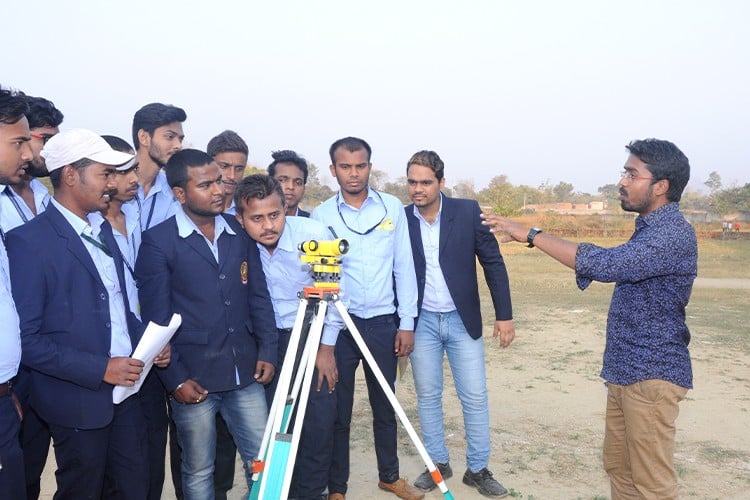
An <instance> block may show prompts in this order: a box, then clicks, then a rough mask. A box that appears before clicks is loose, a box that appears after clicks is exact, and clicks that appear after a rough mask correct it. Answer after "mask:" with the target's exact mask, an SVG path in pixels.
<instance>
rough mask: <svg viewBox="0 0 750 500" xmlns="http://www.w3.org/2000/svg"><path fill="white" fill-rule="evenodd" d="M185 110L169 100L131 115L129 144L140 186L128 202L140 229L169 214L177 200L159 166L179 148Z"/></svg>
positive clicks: (161, 167)
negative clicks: (137, 211)
mask: <svg viewBox="0 0 750 500" xmlns="http://www.w3.org/2000/svg"><path fill="white" fill-rule="evenodd" d="M186 119H187V115H186V114H185V111H183V110H182V109H181V108H178V107H176V106H172V105H170V104H162V103H160V102H154V103H151V104H146V105H145V106H143V107H142V108H141V109H139V110H138V111H136V113H135V115H134V116H133V145H134V146H135V150H136V160H137V162H138V169H139V177H140V187H139V189H138V196H137V197H136V198H135V199H134V200H133V202H132V203H135V204H137V205H138V207H139V209H140V213H141V227H142V230H143V231H146V230H148V229H149V228H151V227H154V226H155V225H157V224H158V223H160V222H161V221H163V220H166V219H168V218H169V217H170V216H172V215H173V214H174V213H175V211H176V209H177V208H178V207H179V203H178V202H177V200H175V198H174V196H173V194H172V190H171V189H170V188H169V184H168V183H167V178H166V176H165V175H164V171H163V170H162V169H163V168H164V166H165V165H166V164H167V161H169V159H170V158H171V157H172V155H173V154H175V153H176V152H177V151H179V150H181V149H182V140H183V139H184V138H185V134H184V133H183V132H182V122H184V121H185V120H186Z"/></svg>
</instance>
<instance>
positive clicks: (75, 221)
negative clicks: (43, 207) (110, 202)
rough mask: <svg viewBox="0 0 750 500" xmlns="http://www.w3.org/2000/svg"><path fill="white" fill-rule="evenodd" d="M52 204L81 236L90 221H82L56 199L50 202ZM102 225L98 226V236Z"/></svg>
mask: <svg viewBox="0 0 750 500" xmlns="http://www.w3.org/2000/svg"><path fill="white" fill-rule="evenodd" d="M50 203H52V204H53V205H54V206H55V208H56V209H57V210H58V211H59V212H60V213H61V214H62V216H63V217H65V220H67V221H68V224H70V225H71V226H73V230H74V231H75V232H76V234H77V235H79V236H80V234H81V233H82V232H83V230H84V229H85V228H86V227H87V226H88V225H89V223H88V220H83V219H81V218H80V217H78V216H77V215H76V214H74V213H73V212H71V211H70V210H68V209H67V208H65V207H64V206H62V205H61V204H60V203H59V202H58V201H57V200H56V199H54V198H52V199H51V200H50ZM89 215H91V214H89ZM102 218H103V217H102ZM100 225H101V222H99V224H98V225H97V234H99V231H98V229H99V226H100Z"/></svg>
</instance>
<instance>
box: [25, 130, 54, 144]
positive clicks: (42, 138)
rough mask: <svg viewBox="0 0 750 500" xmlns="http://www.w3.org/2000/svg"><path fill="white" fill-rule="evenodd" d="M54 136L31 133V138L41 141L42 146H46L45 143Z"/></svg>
mask: <svg viewBox="0 0 750 500" xmlns="http://www.w3.org/2000/svg"><path fill="white" fill-rule="evenodd" d="M54 136H55V134H35V133H34V132H32V133H31V137H33V138H35V139H40V140H41V141H42V144H47V141H49V140H50V139H52V138H53V137H54Z"/></svg>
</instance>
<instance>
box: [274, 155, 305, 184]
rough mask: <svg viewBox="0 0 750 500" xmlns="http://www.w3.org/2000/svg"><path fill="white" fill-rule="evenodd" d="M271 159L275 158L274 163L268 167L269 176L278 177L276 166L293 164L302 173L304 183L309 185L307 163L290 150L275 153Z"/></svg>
mask: <svg viewBox="0 0 750 500" xmlns="http://www.w3.org/2000/svg"><path fill="white" fill-rule="evenodd" d="M271 158H273V161H272V162H271V164H270V165H268V175H270V176H271V177H273V176H275V175H276V165H278V164H279V163H293V164H294V165H296V166H297V168H299V169H300V170H301V171H302V176H303V178H304V183H305V184H307V162H306V161H305V159H304V158H302V157H301V156H299V155H298V154H297V153H295V152H294V151H291V150H289V149H285V150H283V151H274V152H273V153H272V154H271Z"/></svg>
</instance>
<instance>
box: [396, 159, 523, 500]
mask: <svg viewBox="0 0 750 500" xmlns="http://www.w3.org/2000/svg"><path fill="white" fill-rule="evenodd" d="M443 172H444V165H443V161H442V160H441V159H440V157H439V156H438V155H437V153H435V152H434V151H420V152H418V153H416V154H414V155H413V156H412V157H411V159H410V160H409V162H408V163H407V167H406V174H407V182H408V190H409V197H410V198H411V200H412V202H413V204H412V205H409V206H408V207H406V217H407V220H408V222H409V236H410V238H411V245H412V254H413V255H414V267H415V270H416V273H417V287H418V291H419V295H418V297H419V298H418V306H419V317H418V320H417V326H416V329H415V332H414V352H412V353H411V362H412V369H413V372H414V385H415V388H416V391H417V407H418V410H419V420H420V423H421V426H422V436H423V439H424V443H425V447H426V448H427V452H428V453H429V454H430V457H431V458H432V460H433V461H434V462H436V463H437V466H438V468H439V469H440V471H441V473H442V475H443V477H450V476H452V475H453V471H452V469H451V467H450V464H449V453H448V448H447V447H446V445H445V438H444V430H443V407H442V395H443V353H445V354H447V356H448V361H449V363H450V365H451V371H452V373H453V379H454V382H455V387H456V392H457V393H458V397H459V400H460V401H461V407H462V409H463V415H464V427H465V429H466V441H467V450H466V462H467V463H466V465H467V469H466V473H465V474H464V477H463V482H464V483H465V484H467V485H470V486H473V487H475V488H477V489H478V490H479V492H480V493H482V494H483V495H486V496H494V497H501V496H505V495H507V494H508V491H507V490H506V489H505V488H504V487H503V486H502V485H501V484H500V483H498V482H497V481H496V480H495V479H494V478H493V477H492V473H491V472H490V471H489V469H488V468H487V467H488V464H489V457H490V446H489V444H490V436H489V407H488V399H487V383H486V377H485V369H484V341H483V339H482V316H481V313H480V303H479V289H478V284H477V266H476V260H477V258H478V259H479V262H480V263H481V264H482V268H483V269H484V276H485V280H486V281H487V286H488V288H489V289H490V294H491V295H492V303H493V305H494V308H495V325H494V333H493V337H498V336H499V337H500V345H501V346H502V347H507V346H508V345H510V343H511V342H512V341H513V338H514V337H515V329H514V327H513V319H512V318H513V315H512V309H511V300H510V287H509V284H508V273H507V271H506V269H505V264H504V262H503V258H502V256H501V255H500V248H499V246H498V243H497V240H496V239H495V237H494V236H493V235H492V233H490V231H489V230H488V229H487V228H486V227H484V226H483V225H482V224H481V222H482V220H481V219H480V217H479V214H480V213H481V210H480V209H479V204H478V203H477V202H476V201H474V200H462V199H455V198H448V197H446V196H444V195H442V194H441V192H440V189H441V188H442V187H443V186H444V185H445V178H444V177H443ZM414 485H415V486H416V487H418V488H420V489H423V490H426V491H429V490H432V489H434V488H435V486H436V485H435V482H434V481H433V480H432V477H431V476H430V474H429V472H425V473H423V474H422V475H420V476H419V477H418V478H417V480H416V481H415V482H414Z"/></svg>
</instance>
